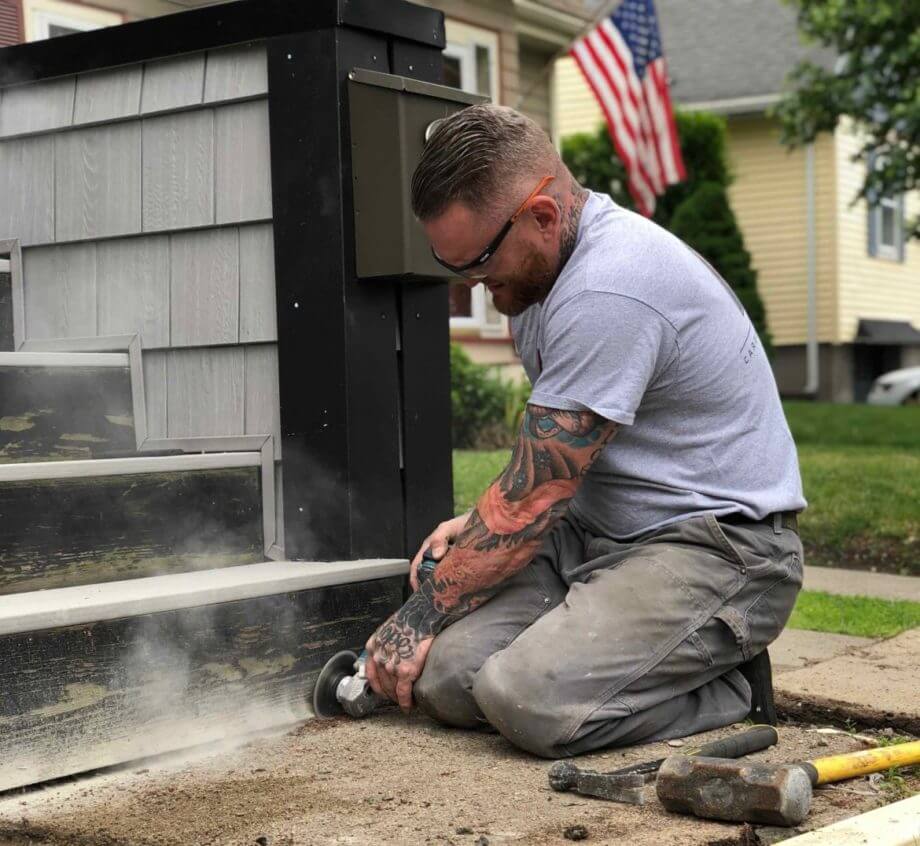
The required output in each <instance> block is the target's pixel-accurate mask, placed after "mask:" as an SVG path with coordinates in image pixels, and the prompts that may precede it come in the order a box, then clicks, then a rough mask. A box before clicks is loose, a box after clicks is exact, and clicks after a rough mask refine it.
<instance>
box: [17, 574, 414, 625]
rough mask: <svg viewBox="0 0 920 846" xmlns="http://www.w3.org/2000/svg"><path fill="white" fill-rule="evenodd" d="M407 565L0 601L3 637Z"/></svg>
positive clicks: (179, 579) (129, 585)
mask: <svg viewBox="0 0 920 846" xmlns="http://www.w3.org/2000/svg"><path fill="white" fill-rule="evenodd" d="M408 572H409V562H408V560H406V559H398V558H391V559H366V560H361V561H332V562H324V563H319V562H313V561H309V562H306V561H296V562H295V561H267V562H265V563H262V564H241V565H239V566H236V567H223V568H221V569H218V570H199V571H198V572H195V573H174V574H171V575H168V576H149V577H147V578H141V579H127V580H125V581H122V582H104V583H102V584H95V585H83V586H79V587H65V588H53V589H51V590H41V591H33V592H31V593H21V594H13V595H10V596H0V635H5V634H15V633H17V632H31V631H40V630H42V629H51V628H58V627H60V626H76V625H82V624H86V623H92V622H100V621H103V620H116V619H119V618H120V617H130V616H136V615H139V614H155V613H157V612H160V611H175V610H177V609H181V608H193V607H197V606H201V605H216V604H218V603H221V602H235V601H239V600H243V599H253V598H256V597H260V596H270V595H272V594H279V593H291V592H294V591H300V590H310V589H315V588H322V587H329V586H332V585H344V584H351V583H353V582H361V581H368V580H371V579H384V578H387V577H389V576H403V575H405V574H406V573H408Z"/></svg>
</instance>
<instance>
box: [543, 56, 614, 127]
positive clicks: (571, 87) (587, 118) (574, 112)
mask: <svg viewBox="0 0 920 846" xmlns="http://www.w3.org/2000/svg"><path fill="white" fill-rule="evenodd" d="M552 92H553V93H552V96H553V106H554V114H553V137H554V138H557V139H558V138H564V137H565V136H566V135H574V134H575V133H576V132H595V131H596V130H597V128H598V127H599V126H600V125H601V124H602V123H603V122H604V115H603V113H602V112H601V109H600V106H598V104H597V100H595V99H594V95H593V94H592V93H591V89H590V88H589V87H588V84H587V83H586V82H585V79H584V77H583V76H582V75H581V71H580V70H579V69H578V65H576V64H575V62H574V61H573V60H572V59H570V58H569V57H568V56H566V57H565V58H562V59H559V60H558V61H557V62H556V66H555V68H554V69H553V82H552Z"/></svg>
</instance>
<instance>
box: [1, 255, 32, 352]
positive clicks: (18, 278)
mask: <svg viewBox="0 0 920 846" xmlns="http://www.w3.org/2000/svg"><path fill="white" fill-rule="evenodd" d="M0 255H8V256H9V257H10V278H11V281H12V289H11V291H10V296H11V298H12V300H13V349H14V350H18V349H19V348H20V347H21V346H22V343H23V339H24V338H25V334H26V313H25V298H24V292H23V289H22V248H21V246H20V244H19V239H18V238H14V239H12V240H2V241H0Z"/></svg>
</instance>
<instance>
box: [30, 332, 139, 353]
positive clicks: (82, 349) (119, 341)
mask: <svg viewBox="0 0 920 846" xmlns="http://www.w3.org/2000/svg"><path fill="white" fill-rule="evenodd" d="M136 337H137V336H136V335H100V336H99V337H88V338H33V339H30V340H28V341H24V342H23V343H22V345H21V346H20V348H19V351H20V352H68V353H101V352H122V351H124V352H126V353H128V354H129V356H130V351H131V343H132V341H133V340H134V338H136Z"/></svg>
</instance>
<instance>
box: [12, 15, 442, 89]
mask: <svg viewBox="0 0 920 846" xmlns="http://www.w3.org/2000/svg"><path fill="white" fill-rule="evenodd" d="M178 14H181V15H182V18H181V20H178V19H177V18H176V17H175V16H174V15H163V16H161V17H155V18H149V19H147V20H142V21H136V22H134V23H129V24H124V25H123V26H119V27H110V28H106V29H98V30H93V31H91V32H84V33H80V34H78V35H70V36H65V37H63V38H57V39H50V40H49V41H47V42H42V41H38V42H33V43H31V44H27V45H16V46H13V47H8V48H6V49H5V50H4V51H3V54H0V85H12V84H14V83H18V82H32V81H35V80H39V79H49V78H51V77H56V76H65V75H67V74H73V73H81V72H84V71H90V70H97V69H99V68H106V67H115V66H117V65H127V64H136V63H138V62H143V61H148V60H150V59H159V58H164V57H166V56H175V55H178V54H181V53H192V52H197V51H200V50H207V49H212V48H214V47H226V46H230V45H232V44H247V43H251V42H254V41H260V40H265V39H271V38H274V37H276V36H284V35H290V34H293V33H303V32H310V31H315V30H321V29H332V28H334V27H348V28H353V29H355V30H362V29H363V30H372V31H376V32H377V33H380V34H381V35H391V36H394V37H398V38H403V39H408V40H410V41H418V42H420V43H422V44H427V45H430V46H433V47H438V48H441V47H443V46H444V17H443V14H442V13H441V12H439V11H436V10H435V9H429V8H425V7H422V6H416V5H414V4H411V3H405V2H398V0H393V2H390V3H387V4H385V6H384V4H381V3H379V2H378V0H313V2H310V3H290V2H288V0H241V2H237V3H232V4H226V5H223V4H221V5H217V6H209V7H205V8H203V9H193V10H190V11H186V12H179V13H178Z"/></svg>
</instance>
